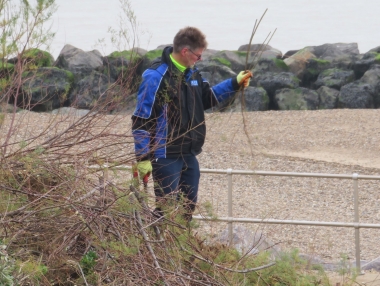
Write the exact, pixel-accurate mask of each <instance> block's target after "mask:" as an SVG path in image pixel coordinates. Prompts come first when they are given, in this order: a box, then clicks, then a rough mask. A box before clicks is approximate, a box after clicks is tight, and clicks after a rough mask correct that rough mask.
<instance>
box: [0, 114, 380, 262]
mask: <svg viewBox="0 0 380 286" xmlns="http://www.w3.org/2000/svg"><path fill="white" fill-rule="evenodd" d="M379 117H380V109H378V110H321V111H283V112H280V111H267V112H252V113H244V114H242V113H226V114H221V113H215V114H207V119H206V120H207V139H206V144H205V146H204V151H203V153H202V154H201V155H199V161H200V164H201V168H210V169H228V168H232V169H235V170H262V171H269V170H271V171H281V172H308V173H309V172H310V173H311V172H313V173H334V174H352V173H354V172H356V173H359V174H365V175H380V156H379V154H380V145H379V142H380V140H379V139H380V124H379ZM18 118H19V122H18V123H21V124H20V125H18V135H17V136H18V137H23V138H26V137H27V136H29V135H28V133H29V134H33V133H34V134H38V133H35V131H34V129H35V128H39V129H40V128H43V127H44V126H45V125H46V124H45V123H47V122H49V120H51V118H52V116H51V115H49V114H38V113H28V114H27V115H25V114H24V115H23V116H22V117H21V116H18ZM20 118H23V120H24V121H23V122H21V121H20V120H21V119H20ZM115 118H116V120H115V123H113V124H112V126H113V125H115V126H114V130H115V133H120V134H127V133H130V115H128V114H127V115H123V116H117V117H115V116H111V115H110V116H106V117H105V119H104V124H106V123H107V121H110V120H113V119H115ZM69 121H71V119H70V120H67V123H65V124H68V122H69ZM7 124H9V122H6V123H4V127H5V128H4V129H3V130H6V127H7ZM244 130H245V131H244ZM247 134H248V135H249V136H247ZM3 136H4V134H3ZM49 136H50V135H45V137H49ZM41 139H42V138H41ZM45 139H46V138H45ZM131 147H132V144H128V142H126V144H125V146H123V149H121V150H120V151H121V152H123V153H128V152H131V151H132V148H131ZM379 185H380V182H379V181H364V180H361V181H359V191H360V194H359V197H360V198H359V199H360V221H361V222H365V223H380V212H379V209H380V193H379ZM233 200H234V201H233V216H235V217H250V218H273V219H289V220H290V219H292V220H317V221H328V222H330V221H331V222H332V221H339V222H352V221H353V218H354V212H353V182H352V181H351V180H339V179H316V178H289V177H263V176H238V175H236V176H234V178H233ZM205 203H211V204H212V206H213V212H214V213H215V214H216V215H217V216H227V178H226V175H211V174H203V175H202V177H201V184H200V193H199V206H200V211H201V212H202V210H203V209H204V208H203V207H202V206H204V205H205ZM245 226H246V227H249V228H251V229H253V230H259V231H261V232H263V233H264V234H265V235H266V236H267V237H268V238H270V239H271V240H272V241H273V242H275V243H278V244H279V246H280V247H281V248H293V247H296V248H299V249H300V251H301V252H302V253H306V254H315V255H318V256H319V257H321V258H322V259H323V260H325V261H337V260H339V259H340V254H341V253H345V254H347V255H348V257H349V258H350V259H354V258H355V245H354V230H353V229H351V228H331V227H309V226H284V225H253V224H247V225H245ZM225 227H226V224H225V223H209V222H202V223H201V228H200V229H198V232H203V233H205V232H207V233H210V236H211V237H212V236H215V235H217V234H218V233H220V231H221V230H223V229H225ZM360 233H361V237H360V238H361V255H362V257H361V258H362V259H364V260H372V259H374V258H376V257H379V256H380V240H379V230H376V229H361V232H360Z"/></svg>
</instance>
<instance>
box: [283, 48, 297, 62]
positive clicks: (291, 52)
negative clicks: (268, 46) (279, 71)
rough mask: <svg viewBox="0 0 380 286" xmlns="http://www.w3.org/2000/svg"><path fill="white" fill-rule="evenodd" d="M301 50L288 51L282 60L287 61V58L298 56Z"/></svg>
mask: <svg viewBox="0 0 380 286" xmlns="http://www.w3.org/2000/svg"><path fill="white" fill-rule="evenodd" d="M298 51H299V50H290V51H287V52H286V53H285V54H284V55H283V56H282V59H283V60H285V59H287V58H290V57H291V56H292V55H294V54H296V53H297V52H298Z"/></svg>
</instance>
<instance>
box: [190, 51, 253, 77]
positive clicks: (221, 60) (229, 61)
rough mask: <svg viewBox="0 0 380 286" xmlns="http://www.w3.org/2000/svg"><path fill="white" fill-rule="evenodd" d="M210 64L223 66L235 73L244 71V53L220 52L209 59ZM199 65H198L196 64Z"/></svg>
mask: <svg viewBox="0 0 380 286" xmlns="http://www.w3.org/2000/svg"><path fill="white" fill-rule="evenodd" d="M209 61H210V62H214V63H216V64H221V65H224V66H226V67H228V68H230V69H232V70H233V71H234V72H235V73H239V72H240V71H242V70H244V69H245V66H246V53H245V52H233V51H220V52H217V53H216V54H214V55H213V56H211V57H210V58H209ZM197 65H199V64H197Z"/></svg>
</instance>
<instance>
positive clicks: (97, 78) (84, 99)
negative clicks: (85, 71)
mask: <svg viewBox="0 0 380 286" xmlns="http://www.w3.org/2000/svg"><path fill="white" fill-rule="evenodd" d="M109 86H110V82H109V79H108V77H107V76H106V75H104V74H102V73H100V72H97V71H93V72H92V73H91V74H90V75H88V76H86V77H84V78H83V79H81V80H80V81H79V82H78V83H77V84H76V87H75V88H74V90H73V91H72V92H71V94H70V104H71V105H72V106H73V107H75V108H79V109H91V108H93V107H94V106H96V105H97V104H98V103H100V102H98V101H99V100H101V102H103V101H105V100H106V99H107V97H108V94H109V93H108V91H109Z"/></svg>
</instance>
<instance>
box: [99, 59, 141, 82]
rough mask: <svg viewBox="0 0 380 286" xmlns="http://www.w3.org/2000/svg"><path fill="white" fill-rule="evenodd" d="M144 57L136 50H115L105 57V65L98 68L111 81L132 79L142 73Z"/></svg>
mask: <svg viewBox="0 0 380 286" xmlns="http://www.w3.org/2000/svg"><path fill="white" fill-rule="evenodd" d="M142 62H143V60H142V57H141V56H140V55H139V54H137V52H135V51H122V52H113V53H111V54H110V55H108V56H106V57H104V58H103V66H102V67H101V68H98V69H97V70H98V71H99V72H101V73H103V74H105V75H107V76H109V78H110V80H111V81H117V80H119V81H124V82H127V81H132V79H135V78H136V75H137V74H142V73H143V72H144V71H143V70H142Z"/></svg>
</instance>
